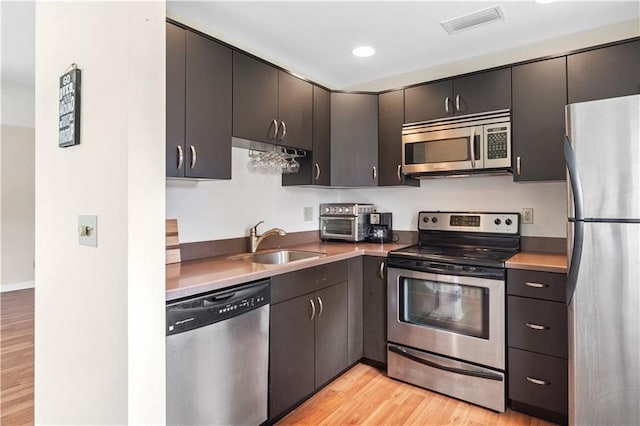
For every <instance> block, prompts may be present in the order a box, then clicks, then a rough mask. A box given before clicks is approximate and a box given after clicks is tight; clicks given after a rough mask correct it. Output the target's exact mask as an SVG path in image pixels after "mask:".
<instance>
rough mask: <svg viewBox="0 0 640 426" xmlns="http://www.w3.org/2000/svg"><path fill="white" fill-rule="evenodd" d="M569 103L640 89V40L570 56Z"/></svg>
mask: <svg viewBox="0 0 640 426" xmlns="http://www.w3.org/2000/svg"><path fill="white" fill-rule="evenodd" d="M567 80H568V84H569V103H570V104H572V103H575V102H586V101H593V100H596V99H605V98H615V97H618V96H627V95H635V94H638V93H640V41H634V42H630V43H624V44H619V45H615V46H609V47H604V48H601V49H595V50H590V51H588V52H582V53H576V54H574V55H569V56H568V57H567Z"/></svg>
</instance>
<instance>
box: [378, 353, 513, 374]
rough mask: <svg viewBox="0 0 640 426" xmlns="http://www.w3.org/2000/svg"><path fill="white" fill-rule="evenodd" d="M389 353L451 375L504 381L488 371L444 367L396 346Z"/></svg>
mask: <svg viewBox="0 0 640 426" xmlns="http://www.w3.org/2000/svg"><path fill="white" fill-rule="evenodd" d="M389 351H391V352H393V353H395V354H398V355H400V356H401V357H404V358H407V359H410V360H411V361H415V362H417V363H419V364H422V365H426V366H428V367H432V368H436V369H438V370H444V371H448V372H450V373H456V374H462V375H464V376H471V377H480V378H482V379H489V380H497V381H499V382H502V381H503V378H502V376H500V375H499V374H494V373H489V372H487V371H478V370H466V369H464V368H458V367H451V366H448V365H442V364H438V363H437V362H433V361H429V360H426V359H423V358H420V357H418V356H416V355H412V354H410V353H408V352H407V351H405V350H403V349H401V348H399V347H397V346H394V345H389Z"/></svg>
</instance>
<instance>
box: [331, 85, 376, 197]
mask: <svg viewBox="0 0 640 426" xmlns="http://www.w3.org/2000/svg"><path fill="white" fill-rule="evenodd" d="M331 185H332V186H378V95H376V94H366V93H336V92H334V93H332V94H331Z"/></svg>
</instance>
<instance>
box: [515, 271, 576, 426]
mask: <svg viewBox="0 0 640 426" xmlns="http://www.w3.org/2000/svg"><path fill="white" fill-rule="evenodd" d="M565 286H566V275H565V274H558V273H551V272H539V271H526V270H515V269H508V270H507V346H508V357H507V376H508V386H509V389H508V394H509V401H510V405H511V408H513V409H514V410H516V411H522V412H524V413H527V414H530V415H533V416H536V417H540V418H543V419H546V420H550V421H552V422H555V423H561V424H566V423H567V420H568V365H567V357H568V352H567V347H568V336H567V332H568V330H567V306H566V304H565Z"/></svg>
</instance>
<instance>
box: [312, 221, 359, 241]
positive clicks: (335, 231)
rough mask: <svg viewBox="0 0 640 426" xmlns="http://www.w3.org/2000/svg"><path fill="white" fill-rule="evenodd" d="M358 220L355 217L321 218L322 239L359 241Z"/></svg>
mask: <svg viewBox="0 0 640 426" xmlns="http://www.w3.org/2000/svg"><path fill="white" fill-rule="evenodd" d="M356 219H357V217H355V216H320V238H321V239H323V240H346V241H357V237H358V221H357V220H356Z"/></svg>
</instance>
